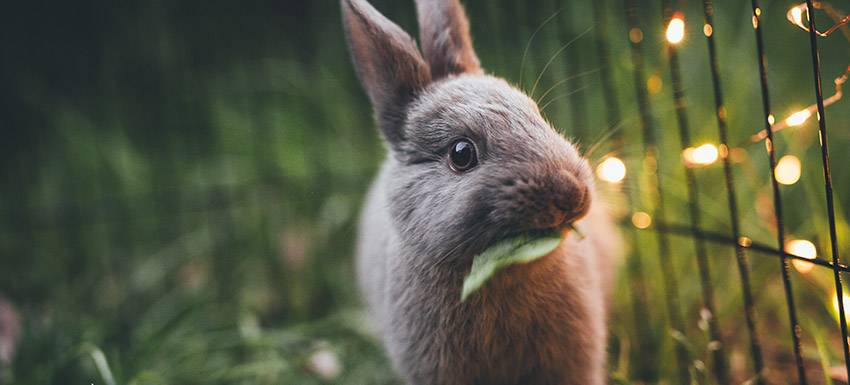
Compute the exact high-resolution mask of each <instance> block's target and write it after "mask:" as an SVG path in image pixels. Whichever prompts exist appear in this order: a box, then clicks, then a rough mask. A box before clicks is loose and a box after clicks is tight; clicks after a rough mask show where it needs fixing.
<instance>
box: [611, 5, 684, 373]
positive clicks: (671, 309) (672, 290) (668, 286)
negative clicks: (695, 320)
mask: <svg viewBox="0 0 850 385" xmlns="http://www.w3.org/2000/svg"><path fill="white" fill-rule="evenodd" d="M623 5H624V8H625V16H626V24H627V25H628V29H629V30H628V39H629V42H630V47H631V49H630V50H631V60H632V73H633V76H634V83H635V98H636V101H637V107H638V113H639V116H640V134H641V137H642V142H643V143H642V144H643V150H644V154H645V155H644V156H645V158H644V162H643V164H644V171H646V172H650V173H654V174H655V178H654V179H655V180H654V181H652V182H650V183H653V182H654V183H653V184H654V186H653V187H654V193H655V197H654V203H655V207H654V210H653V217H654V218H656V219H657V220H659V221H661V222H664V218H665V217H666V213H665V207H664V189H663V183H662V182H663V178H662V176H661V174H662V173H661V170H660V167H659V157H658V149H657V144H656V139H655V132H654V131H655V124H654V122H653V121H654V118H653V116H652V108H651V105H650V101H649V95H648V92H647V89H646V82H645V69H644V57H643V46H642V42H643V36H644V34H643V30H642V29H641V21H640V16H639V13H638V6H637V3H636V1H635V0H624V3H623ZM648 164H652V166H648ZM648 167H653V168H654V170H648ZM657 239H658V258H659V262H660V264H661V274H662V276H663V277H664V279H663V282H664V285H663V287H664V293H665V302H666V305H667V313H668V314H667V315H668V317H669V320H670V327H671V328H672V329H674V330H675V331H677V332H679V333H682V334H685V322H684V320H683V319H682V314H681V312H680V304H679V284H678V279H677V278H676V273H675V269H674V268H673V259H672V258H671V255H672V253H671V250H670V239H669V237H668V236H667V234H665V233H659V234H657ZM674 349H675V355H676V368H677V373H678V378H679V381H678V382H679V383H681V384H688V383H690V382H691V375H690V372H689V363H690V360H689V358H688V357H689V353H688V350H687V347H686V346H685V345H684V344H683V343H682V342H681V341H678V340H676V341H675V348H674Z"/></svg>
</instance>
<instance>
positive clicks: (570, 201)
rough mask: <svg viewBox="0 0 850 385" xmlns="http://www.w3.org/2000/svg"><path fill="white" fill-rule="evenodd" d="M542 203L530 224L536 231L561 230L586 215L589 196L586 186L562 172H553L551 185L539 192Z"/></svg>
mask: <svg viewBox="0 0 850 385" xmlns="http://www.w3.org/2000/svg"><path fill="white" fill-rule="evenodd" d="M540 193H541V194H540V197H539V198H540V199H541V202H540V203H542V204H541V205H540V206H538V207H541V208H543V210H540V211H538V212H537V213H536V215H535V216H534V219H533V221H532V224H533V226H534V227H535V228H537V229H549V228H562V227H564V226H566V225H568V224H570V223H572V222H574V221H576V220H578V219H580V218H581V217H582V216H584V215H585V214H587V211H588V209H589V208H590V194H589V192H588V188H587V184H585V183H584V182H582V181H580V180H579V179H578V178H576V177H575V176H574V175H573V174H572V173H570V172H568V171H564V170H559V171H557V172H555V175H553V177H552V183H551V185H550V186H548V188H547V189H545V190H544V191H541V192H540Z"/></svg>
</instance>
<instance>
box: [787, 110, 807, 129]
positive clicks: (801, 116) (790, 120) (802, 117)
mask: <svg viewBox="0 0 850 385" xmlns="http://www.w3.org/2000/svg"><path fill="white" fill-rule="evenodd" d="M811 117H812V112H811V111H809V110H808V109H805V110H800V111H797V112H795V113H793V114H791V116H789V117H787V118H785V124H786V125H787V126H789V127H793V126H799V125H801V124H803V123H805V122H806V121H807V120H809V118H811Z"/></svg>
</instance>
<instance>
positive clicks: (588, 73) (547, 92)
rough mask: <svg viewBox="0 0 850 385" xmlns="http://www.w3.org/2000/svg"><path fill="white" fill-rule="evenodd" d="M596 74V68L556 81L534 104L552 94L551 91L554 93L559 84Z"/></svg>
mask: <svg viewBox="0 0 850 385" xmlns="http://www.w3.org/2000/svg"><path fill="white" fill-rule="evenodd" d="M596 72H599V69H598V68H597V69H595V70H590V71H584V72H579V73H577V74H575V75H572V76H568V77H566V78H564V79H561V80H558V81H557V82H555V84H553V85H552V86H551V87H549V88H548V89H547V90H546V92H544V93H543V95H540V99H539V100H535V102H539V101H540V100H543V99H544V98H546V95H549V93H550V92H552V91H554V90H555V88H556V87H558V86H559V85H561V84H564V83H565V82H567V81H569V80H573V79H575V78H579V77H582V76H587V75H591V74H594V73H596Z"/></svg>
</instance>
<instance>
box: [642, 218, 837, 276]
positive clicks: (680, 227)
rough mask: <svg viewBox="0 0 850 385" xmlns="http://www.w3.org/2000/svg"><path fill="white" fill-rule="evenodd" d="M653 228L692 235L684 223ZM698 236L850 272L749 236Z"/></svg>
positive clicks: (712, 233)
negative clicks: (756, 240) (736, 243)
mask: <svg viewBox="0 0 850 385" xmlns="http://www.w3.org/2000/svg"><path fill="white" fill-rule="evenodd" d="M651 228H652V229H654V230H656V231H658V232H660V233H666V234H675V235H681V236H691V235H692V232H691V226H690V225H686V224H682V223H663V222H653V225H652V227H651ZM698 237H700V238H702V239H705V240H707V241H710V242H714V243H717V244H722V245H730V244H732V243H735V242H738V243H739V244H740V245H741V247H743V248H744V249H745V250H752V251H755V252H759V253H763V254H767V255H771V256H775V257H780V258H782V259H791V260H797V261H800V262H806V263H811V264H813V265H816V266H821V267H825V268H828V269H838V271H839V272H841V273H850V267H848V266H847V265H844V264H838V265H834V264H833V263H832V262H830V261H828V260H826V259H823V258H814V259H809V258H806V257H804V256H801V255H797V254H791V253H789V252H787V251H785V250H780V249H777V248H775V247H773V246H769V245H765V244H763V243H759V242H755V241H753V240H751V239H749V238H746V237H743V238H739V239H737V240H736V239H734V238H732V237H730V236H728V235H726V234H724V233H721V232H717V231H712V230H705V229H700V231H699V235H698Z"/></svg>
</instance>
